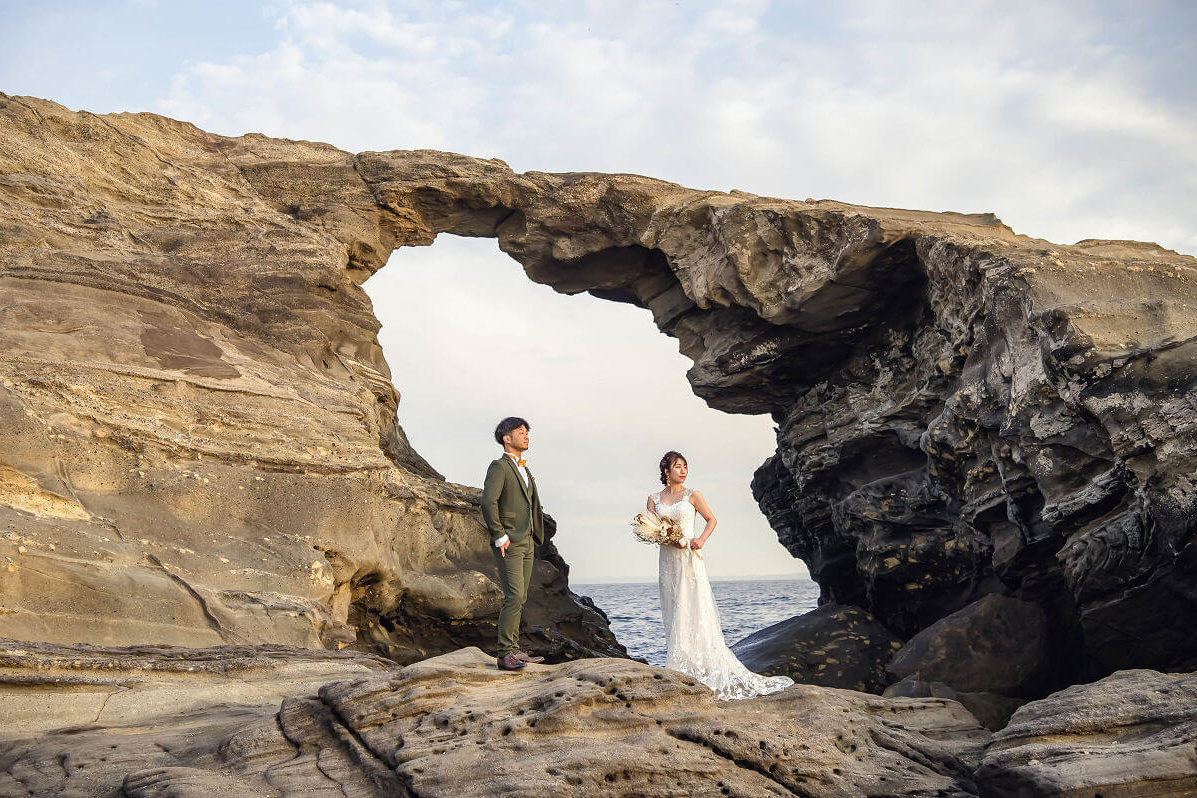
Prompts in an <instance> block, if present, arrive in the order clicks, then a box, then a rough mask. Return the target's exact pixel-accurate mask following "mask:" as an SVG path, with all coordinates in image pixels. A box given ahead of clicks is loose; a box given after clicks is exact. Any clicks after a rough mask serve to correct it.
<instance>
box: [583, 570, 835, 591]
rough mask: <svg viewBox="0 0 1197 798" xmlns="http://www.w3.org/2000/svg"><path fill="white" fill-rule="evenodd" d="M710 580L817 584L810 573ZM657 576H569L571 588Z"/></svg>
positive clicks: (651, 580)
mask: <svg viewBox="0 0 1197 798" xmlns="http://www.w3.org/2000/svg"><path fill="white" fill-rule="evenodd" d="M707 578H708V581H711V582H786V581H791V580H795V579H801V580H805V581H807V582H811V583H812V584H817V583H816V582H815V581H814V580H813V579H811V578H810V576H809V575H808V574H805V573H799V574H744V575H734V576H708V577H707ZM656 583H657V577H655V576H651V577H649V576H645V577H635V578H629V577H608V578H606V579H602V578H600V579H575V578H574V577H573V576H572V575H571V576H570V578H569V584H570V588H571V589H572V588H573V587H574V586H579V587H580V586H582V585H649V584H652V585H655V584H656Z"/></svg>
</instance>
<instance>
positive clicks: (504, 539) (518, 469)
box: [495, 452, 532, 549]
mask: <svg viewBox="0 0 1197 798" xmlns="http://www.w3.org/2000/svg"><path fill="white" fill-rule="evenodd" d="M503 454H505V455H507V456H508V457H510V458H511V459H512V460H514V461H515V463H516V465H515V470H516V473H518V474H522V475H523V479H524V487H527V486H528V485H530V484H531V483H532V478H531V477H529V476H528V467H527V466H522V465H520V464H519V462H520V458H519V455H515V454H512V453H511V452H503ZM508 540H510V538H509V537H508V536H507V535H504V536H503V537H501V538H499V539H498V540H496V541H495V548H496V549H501V548H503V546H504V545H506V543H507V541H508Z"/></svg>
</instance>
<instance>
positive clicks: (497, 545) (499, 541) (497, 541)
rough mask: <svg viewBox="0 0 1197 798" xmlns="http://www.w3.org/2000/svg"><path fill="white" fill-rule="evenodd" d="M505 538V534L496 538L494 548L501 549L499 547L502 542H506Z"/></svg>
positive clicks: (501, 546) (501, 545)
mask: <svg viewBox="0 0 1197 798" xmlns="http://www.w3.org/2000/svg"><path fill="white" fill-rule="evenodd" d="M507 540H508V538H507V536H506V535H504V536H503V537H501V538H499V539H498V540H496V541H495V548H496V549H501V548H503V544H504V543H506V542H507Z"/></svg>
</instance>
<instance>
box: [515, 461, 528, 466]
mask: <svg viewBox="0 0 1197 798" xmlns="http://www.w3.org/2000/svg"><path fill="white" fill-rule="evenodd" d="M515 464H516V465H517V466H519V467H520V468H523V467H524V466H526V465H528V461H527V460H516V461H515Z"/></svg>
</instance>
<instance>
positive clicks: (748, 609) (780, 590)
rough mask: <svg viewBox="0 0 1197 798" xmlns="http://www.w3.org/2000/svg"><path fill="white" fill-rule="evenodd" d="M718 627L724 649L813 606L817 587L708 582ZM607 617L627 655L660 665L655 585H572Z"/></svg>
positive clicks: (777, 579)
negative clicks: (721, 634)
mask: <svg viewBox="0 0 1197 798" xmlns="http://www.w3.org/2000/svg"><path fill="white" fill-rule="evenodd" d="M710 583H711V590H712V592H714V594H715V605H716V607H717V609H718V613H719V625H720V627H721V628H722V630H723V636H724V640H725V641H726V642H727V644H728V645H734V644H735V643H736V642H738V641H740V640H742V639H744V638H745V637H747V636H748V635H750V634H752V633H753V632H756V631H758V630H760V629H764V628H766V627H768V626H772V625H773V624H775V623H778V622H780V621H784V620H786V619H787V618H792V617H794V616H795V615H802V614H803V613H806V612H810V611H811V610H813V609H814V608H815V607H816V606H818V600H819V586H818V585H817V584H815V583H814V582H813V581H812V580H811V579H810V578H809V577H807V576H798V577H784V576H776V575H770V576H766V577H763V578H749V579H732V578H727V577H725V578H722V579H711V580H710ZM571 589H572V590H573V591H574V592H575V593H577V594H578V595H582V596H587V597H588V598H590V599H591V600H592V601H593V602H594V603H595V604H596V605H597V606H598V607H599V608H600V609H602V611H603V612H604V613H606V615H607V619H608V623H609V624H610V626H611V631H612V633H613V634H614V635H615V639H616V640H618V641H619V642H620V643H622V644H623V646H624V647H625V648H626V649H627V651H628V654H629V655H631V656H633V657H639V658H642V659H644V660H645V661H647V662H649V663H651V664H653V665H664V664H665V630H664V627H663V626H662V623H661V602H660V594H659V593H658V590H657V580H655V579H654V580H651V581H641V582H579V583H577V584H574V585H571Z"/></svg>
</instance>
